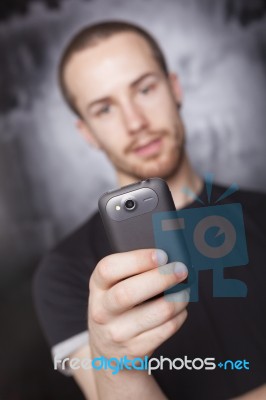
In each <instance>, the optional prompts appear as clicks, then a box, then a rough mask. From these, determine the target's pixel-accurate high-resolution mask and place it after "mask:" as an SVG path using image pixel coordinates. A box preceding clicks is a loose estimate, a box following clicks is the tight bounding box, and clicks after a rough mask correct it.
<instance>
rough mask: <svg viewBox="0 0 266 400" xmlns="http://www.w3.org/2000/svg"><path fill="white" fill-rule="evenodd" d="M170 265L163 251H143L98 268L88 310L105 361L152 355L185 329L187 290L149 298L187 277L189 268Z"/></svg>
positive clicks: (106, 260)
mask: <svg viewBox="0 0 266 400" xmlns="http://www.w3.org/2000/svg"><path fill="white" fill-rule="evenodd" d="M166 262H167V255H166V253H165V252H163V251H162V250H156V249H141V250H134V251H129V252H125V253H117V254H112V255H109V256H107V257H105V258H103V259H102V260H101V261H100V262H99V263H98V264H97V266H96V267H95V270H94V271H93V274H92V276H91V279H90V284H89V288H90V294H89V307H88V329H89V338H90V346H91V348H92V349H94V351H95V353H97V354H98V355H101V356H105V357H106V358H110V357H116V358H120V357H124V356H127V358H128V359H132V358H135V357H144V356H145V355H147V356H150V355H151V354H152V353H153V352H154V350H155V349H156V348H157V347H159V346H160V345H161V343H163V342H164V341H166V340H167V339H168V338H169V337H170V336H172V335H173V334H174V333H175V332H176V331H177V330H178V329H180V327H181V326H182V324H183V323H184V321H185V319H186V317H187V311H186V306H187V304H188V300H189V294H188V290H184V291H182V292H179V293H174V294H169V295H165V296H163V295H162V297H160V298H156V299H152V300H149V299H151V298H153V297H154V296H156V295H158V294H160V293H162V292H164V291H165V290H166V289H168V288H169V287H171V286H173V285H175V284H177V283H179V282H181V281H183V280H184V279H185V278H186V277H187V274H188V272H187V269H186V267H185V265H184V264H182V263H170V264H166ZM147 300H148V301H147ZM143 302H144V303H143Z"/></svg>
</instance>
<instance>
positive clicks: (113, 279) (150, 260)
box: [93, 249, 168, 289]
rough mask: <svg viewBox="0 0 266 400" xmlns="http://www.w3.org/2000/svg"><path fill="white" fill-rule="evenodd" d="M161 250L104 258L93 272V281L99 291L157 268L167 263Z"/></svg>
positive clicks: (125, 253) (137, 251)
mask: <svg viewBox="0 0 266 400" xmlns="http://www.w3.org/2000/svg"><path fill="white" fill-rule="evenodd" d="M167 259H168V257H167V254H166V253H165V251H163V250H161V249H139V250H133V251H127V252H124V253H116V254H111V255H109V256H106V257H104V258H103V259H102V260H101V261H100V262H99V263H98V264H97V266H96V268H95V270H94V271H93V280H94V282H95V284H96V285H97V286H98V287H99V288H101V289H108V288H110V287H111V286H113V285H114V284H115V283H117V282H119V281H121V280H122V279H125V278H128V277H130V276H132V275H136V274H140V273H142V272H145V271H148V270H150V269H154V268H157V267H158V266H160V265H164V264H166V263H167Z"/></svg>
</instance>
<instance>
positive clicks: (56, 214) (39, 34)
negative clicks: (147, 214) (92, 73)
mask: <svg viewBox="0 0 266 400" xmlns="http://www.w3.org/2000/svg"><path fill="white" fill-rule="evenodd" d="M225 5H226V2H225V1H212V2H210V1H192V0H189V1H181V0H180V1H176V0H167V1H164V2H163V7H162V3H161V1H160V0H149V1H140V0H137V1H134V2H132V1H120V0H111V1H108V2H107V1H100V0H98V1H96V0H95V1H91V2H84V1H81V0H80V1H78V0H68V1H65V2H62V4H61V7H60V9H59V11H48V10H47V9H46V8H45V7H44V6H42V5H41V4H38V3H37V4H35V5H34V6H32V7H31V12H30V14H29V15H28V16H26V17H24V18H21V17H13V18H12V19H11V20H9V21H7V22H5V23H2V24H1V26H0V49H1V86H2V91H1V92H2V93H1V102H0V112H1V114H0V167H1V169H0V185H1V194H0V237H1V252H0V253H1V254H0V256H1V255H4V260H3V261H4V263H7V264H9V263H10V262H11V264H12V263H15V260H16V258H17V256H18V255H19V258H20V261H21V257H22V258H23V257H24V256H25V257H26V254H25V252H27V251H28V252H29V253H32V252H33V253H34V248H35V250H36V252H37V253H38V252H42V251H44V250H45V249H46V248H49V247H50V246H51V245H52V244H53V243H54V242H55V241H56V240H58V239H59V238H60V237H62V236H63V235H64V234H65V233H67V232H69V231H70V230H71V229H73V228H74V227H76V226H77V225H78V224H80V223H81V222H82V221H83V220H84V219H85V218H87V216H88V215H90V214H91V213H92V212H93V211H94V210H95V209H96V201H97V198H98V196H99V194H100V193H101V192H102V191H103V190H105V189H106V188H107V187H108V188H109V187H112V186H113V185H114V184H115V181H114V175H113V172H112V168H111V166H110V165H109V163H108V161H107V160H106V159H105V157H104V156H103V155H102V154H100V153H99V152H97V151H95V150H92V149H91V148H89V147H88V146H87V145H86V143H85V142H84V141H83V139H82V138H80V137H79V136H78V134H77V133H76V131H75V128H74V122H75V118H74V116H73V115H71V113H70V112H69V111H68V109H67V108H66V106H65V105H64V103H63V101H62V99H61V96H60V93H59V90H58V88H57V84H56V67H57V63H58V59H59V56H60V53H61V51H62V48H63V47H64V45H65V43H66V42H67V41H68V39H69V37H70V36H71V35H72V34H73V32H75V31H76V30H77V29H78V28H80V27H81V26H83V25H84V24H87V23H90V22H92V21H96V20H101V19H107V18H121V19H127V20H129V21H133V22H137V23H139V24H141V25H143V26H144V27H148V28H149V29H150V31H151V32H152V33H153V34H154V35H155V36H156V37H157V38H158V40H159V41H160V43H161V45H162V46H163V48H164V49H165V51H166V55H167V58H168V60H169V63H170V66H171V68H172V69H173V70H174V71H176V72H177V73H178V74H179V77H180V80H181V83H182V85H183V90H184V106H183V111H182V113H183V117H184V120H185V123H186V127H187V146H188V151H189V153H190V155H191V158H192V161H193V164H194V165H195V167H196V168H197V169H198V171H199V172H200V173H204V172H206V171H211V172H214V173H215V177H216V180H217V181H219V182H221V183H224V184H230V183H231V182H233V181H236V182H237V183H238V184H239V185H240V186H242V187H246V188H251V189H260V190H265V189H266V177H265V174H264V171H265V164H266V158H265V156H264V154H265V148H266V140H265V134H264V131H265V127H266V112H265V111H266V106H265V105H266V101H265V100H266V78H265V54H266V32H265V20H266V19H265V17H264V18H260V19H258V20H255V21H253V22H252V23H250V24H249V25H248V26H243V25H241V24H240V22H239V21H238V20H237V19H230V20H228V19H226V14H225V10H224V8H225ZM97 166H100V168H98V167H97ZM11 248H12V249H13V251H12V254H10V249H11ZM26 249H27V250H26ZM26 258H27V257H26ZM0 268H1V269H2V268H4V265H3V264H2V263H1V267H0ZM11 268H12V267H11Z"/></svg>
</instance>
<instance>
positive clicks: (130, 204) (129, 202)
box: [125, 199, 136, 211]
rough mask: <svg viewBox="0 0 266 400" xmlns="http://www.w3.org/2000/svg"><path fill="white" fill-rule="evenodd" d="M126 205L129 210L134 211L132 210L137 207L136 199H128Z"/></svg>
mask: <svg viewBox="0 0 266 400" xmlns="http://www.w3.org/2000/svg"><path fill="white" fill-rule="evenodd" d="M125 207H126V209H127V210H128V211H132V210H134V208H135V207H136V202H135V201H134V200H132V199H128V200H127V201H126V202H125Z"/></svg>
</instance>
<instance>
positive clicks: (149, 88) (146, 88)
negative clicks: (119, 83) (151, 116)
mask: <svg viewBox="0 0 266 400" xmlns="http://www.w3.org/2000/svg"><path fill="white" fill-rule="evenodd" d="M154 88H155V83H152V84H149V85H146V86H144V87H143V88H141V89H140V93H142V94H148V93H149V92H151V91H152V90H153V89H154Z"/></svg>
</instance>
